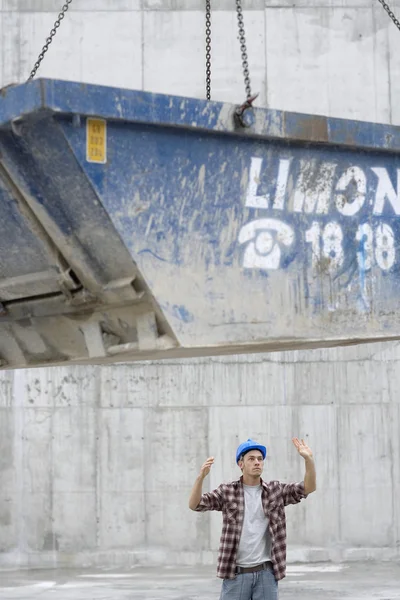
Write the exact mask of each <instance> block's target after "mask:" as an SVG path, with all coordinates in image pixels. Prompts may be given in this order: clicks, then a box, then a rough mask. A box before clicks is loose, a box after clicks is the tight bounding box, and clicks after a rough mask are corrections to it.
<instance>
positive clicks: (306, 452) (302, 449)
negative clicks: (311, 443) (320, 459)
mask: <svg viewBox="0 0 400 600" xmlns="http://www.w3.org/2000/svg"><path fill="white" fill-rule="evenodd" d="M292 442H293V444H294V446H295V447H296V448H297V451H298V453H299V454H300V456H302V457H303V458H312V457H313V453H312V451H311V448H309V447H308V446H307V444H306V443H305V441H304V440H301V441H300V440H299V439H298V438H293V439H292Z"/></svg>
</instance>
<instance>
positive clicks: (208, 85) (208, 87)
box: [206, 0, 211, 100]
mask: <svg viewBox="0 0 400 600" xmlns="http://www.w3.org/2000/svg"><path fill="white" fill-rule="evenodd" d="M206 97H207V100H211V0H206Z"/></svg>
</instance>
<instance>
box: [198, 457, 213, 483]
mask: <svg viewBox="0 0 400 600" xmlns="http://www.w3.org/2000/svg"><path fill="white" fill-rule="evenodd" d="M213 464H214V457H213V456H210V458H207V460H206V462H205V463H204V464H203V466H202V467H201V469H200V473H199V477H200V478H201V479H205V478H206V477H207V475H208V474H209V472H210V471H211V467H212V466H213Z"/></svg>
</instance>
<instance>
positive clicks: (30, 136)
mask: <svg viewBox="0 0 400 600" xmlns="http://www.w3.org/2000/svg"><path fill="white" fill-rule="evenodd" d="M234 110H235V107H234V106H231V105H227V104H219V103H215V102H206V101H201V100H194V99H188V98H178V97H172V96H163V95H154V94H150V93H144V92H137V91H128V90H122V89H113V88H106V87H100V86H93V85H84V84H78V83H70V82H63V81H53V80H36V81H33V82H30V83H28V84H24V85H21V86H16V87H10V88H8V89H6V90H3V91H2V92H0V207H1V210H2V219H1V220H0V359H1V360H2V361H3V362H2V364H3V366H4V367H5V368H10V367H23V366H29V365H43V364H56V363H68V362H91V363H93V362H110V361H121V360H123V361H127V360H136V359H141V360H143V359H154V358H159V357H164V356H196V355H207V354H227V353H232V352H252V351H261V350H276V349H288V348H298V347H315V346H329V345H340V344H349V343H357V342H362V341H372V340H377V339H394V338H397V337H399V336H400V319H399V316H398V311H397V306H398V303H399V298H400V289H399V282H400V247H399V240H400V224H399V217H400V164H399V151H400V129H399V128H397V127H392V126H386V125H380V124H372V123H360V122H355V121H345V120H340V119H329V118H325V117H320V116H313V115H301V114H290V113H285V112H280V111H275V110H266V109H254V110H252V111H251V112H249V113H248V115H247V119H248V127H246V128H243V127H240V126H238V125H237V123H236V122H235V119H234Z"/></svg>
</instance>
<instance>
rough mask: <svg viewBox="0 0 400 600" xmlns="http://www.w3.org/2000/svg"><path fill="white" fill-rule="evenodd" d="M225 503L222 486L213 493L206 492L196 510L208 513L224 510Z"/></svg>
mask: <svg viewBox="0 0 400 600" xmlns="http://www.w3.org/2000/svg"><path fill="white" fill-rule="evenodd" d="M223 503H224V497H223V489H222V485H220V486H219V487H217V489H215V490H213V491H212V492H206V493H205V494H203V495H202V497H201V499H200V502H199V503H198V505H197V507H196V508H195V510H196V511H197V512H206V511H207V510H222V506H223Z"/></svg>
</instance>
